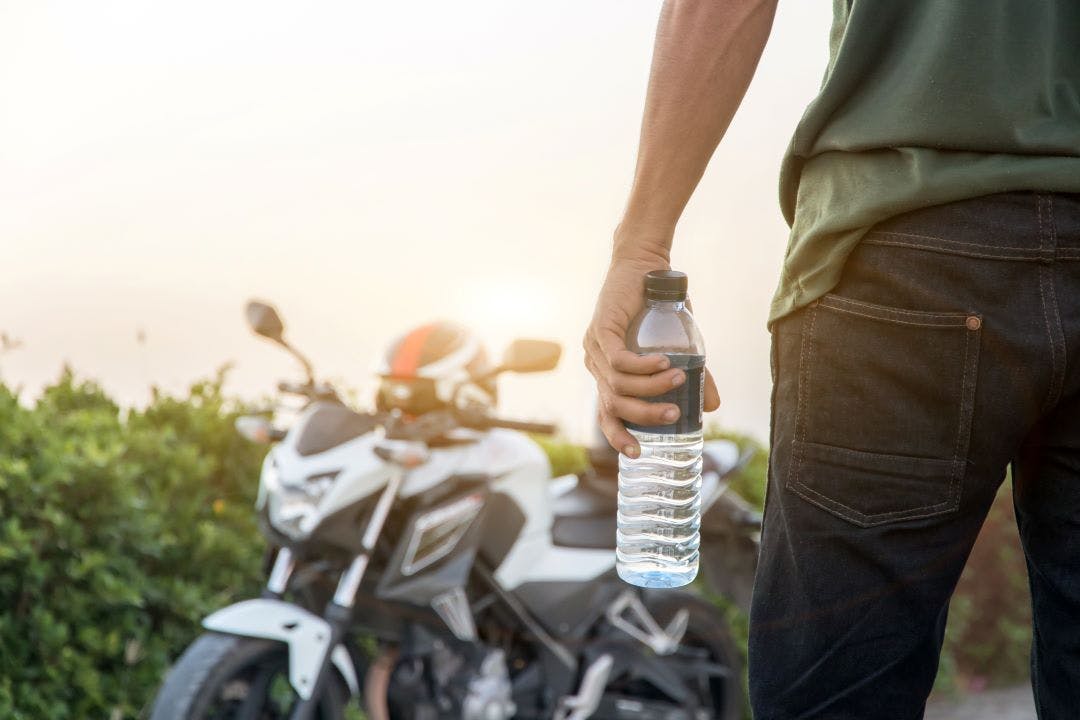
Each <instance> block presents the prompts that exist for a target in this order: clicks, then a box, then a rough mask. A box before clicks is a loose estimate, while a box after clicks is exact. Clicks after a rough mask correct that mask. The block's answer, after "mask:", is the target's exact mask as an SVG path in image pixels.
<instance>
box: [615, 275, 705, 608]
mask: <svg viewBox="0 0 1080 720" xmlns="http://www.w3.org/2000/svg"><path fill="white" fill-rule="evenodd" d="M686 285H687V282H686V275H685V274H683V273H681V272H675V271H672V270H663V271H656V272H651V273H648V274H647V275H646V276H645V307H644V309H643V310H642V311H641V314H640V315H638V316H637V318H635V319H634V321H633V322H632V323H631V324H630V328H629V330H628V331H627V336H626V345H627V347H628V348H629V349H630V350H632V351H634V352H636V353H638V354H640V355H648V354H654V353H664V354H665V355H667V356H668V358H669V360H670V361H671V366H672V367H678V368H682V369H683V371H684V372H685V373H686V381H685V382H684V383H683V384H682V385H680V386H679V387H677V388H672V389H671V390H669V391H667V392H665V393H664V394H663V395H657V396H656V397H650V398H643V399H644V400H649V401H650V402H664V403H674V404H675V405H678V406H679V417H678V419H677V420H676V421H675V422H673V423H671V424H668V425H658V426H651V427H644V426H641V425H636V424H634V423H630V422H627V423H626V428H627V430H629V431H630V433H631V434H632V435H633V436H634V437H635V438H636V439H637V441H638V443H639V444H640V446H641V454H640V455H639V456H638V457H637V458H636V459H633V458H629V457H627V456H625V455H622V454H620V455H619V515H618V534H617V539H616V551H615V553H616V569H617V570H618V573H619V577H621V578H622V579H623V580H625V581H626V582H628V583H631V584H634V585H640V586H642V587H652V588H668V587H678V586H680V585H686V584H687V583H689V582H690V581H692V580H693V579H694V577H695V576H696V575H697V571H698V546H699V544H700V534H699V529H700V526H701V449H702V437H701V407H702V403H703V401H704V387H705V386H704V381H703V375H704V368H705V343H704V342H703V341H702V339H701V333H700V332H699V331H698V328H697V325H695V324H694V318H693V316H692V315H691V314H690V312H689V311H688V310H687V309H686Z"/></svg>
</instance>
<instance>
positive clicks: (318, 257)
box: [0, 0, 829, 439]
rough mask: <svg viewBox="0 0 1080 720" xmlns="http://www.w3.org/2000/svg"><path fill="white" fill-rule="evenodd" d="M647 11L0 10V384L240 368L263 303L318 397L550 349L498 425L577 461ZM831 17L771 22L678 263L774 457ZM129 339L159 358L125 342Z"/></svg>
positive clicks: (200, 3) (519, 7)
mask: <svg viewBox="0 0 1080 720" xmlns="http://www.w3.org/2000/svg"><path fill="white" fill-rule="evenodd" d="M658 9H659V2H655V1H649V2H646V1H644V0H630V1H628V0H589V2H585V3H583V2H580V0H548V1H547V2H543V3H525V2H506V0H485V1H483V2H480V1H468V2H459V3H442V2H425V3H419V4H418V3H372V2H357V1H356V0H349V1H347V2H346V1H344V0H342V1H340V2H338V1H334V2H331V1H320V2H305V3H298V2H287V3H286V2H268V1H267V0H259V1H258V2H256V1H255V0H242V1H241V0H233V1H232V2H227V3H222V2H216V1H215V2H210V1H208V0H189V1H188V2H184V3H145V2H138V1H137V0H112V1H107V0H102V1H100V2H94V3H71V2H59V1H53V0H47V1H46V0H35V1H34V2H15V1H14V0H0V265H2V266H3V267H4V269H5V271H6V272H5V273H4V281H3V282H2V283H0V330H2V331H5V332H7V333H8V334H9V335H11V336H14V337H16V338H18V339H19V340H21V341H22V343H23V345H22V347H20V348H18V349H16V350H14V351H11V352H8V353H5V354H3V355H0V377H2V379H3V380H4V381H6V382H7V383H9V384H13V385H19V386H22V387H24V389H25V392H26V394H27V396H30V397H32V396H33V395H34V394H35V393H36V392H37V390H38V389H39V388H40V387H41V385H42V384H43V383H46V382H48V381H50V380H52V379H54V378H55V377H56V376H57V374H58V373H59V371H60V367H61V365H62V364H63V363H64V362H69V363H70V364H71V365H73V366H74V367H75V368H76V370H77V371H78V372H79V373H81V374H83V375H84V376H88V377H93V378H96V379H98V380H99V381H100V382H102V383H103V384H104V386H105V387H106V388H107V389H108V390H110V391H111V392H112V393H114V394H115V395H116V396H117V397H118V398H119V399H120V400H121V401H123V402H126V403H141V402H144V401H145V400H146V398H147V396H148V392H147V388H148V386H149V384H150V383H151V382H153V383H157V384H159V385H161V386H162V387H164V388H167V389H181V388H183V387H184V386H186V384H187V383H188V382H189V381H191V380H192V379H195V378H197V377H200V376H204V375H206V374H208V373H210V372H212V371H213V370H214V368H215V367H217V366H218V365H220V364H221V363H223V362H225V361H227V360H233V361H235V363H236V368H235V371H234V372H233V374H232V376H231V382H230V389H231V390H232V391H234V392H236V393H239V394H242V395H247V396H257V395H260V394H265V393H268V392H269V391H270V390H271V389H272V388H273V385H274V382H275V381H276V380H277V379H279V378H285V377H290V376H292V375H293V374H294V366H293V364H292V363H291V361H290V360H289V359H288V358H287V357H286V356H284V355H283V354H282V353H280V352H278V351H277V350H275V349H274V348H273V347H271V346H270V345H268V344H266V343H264V342H261V341H259V340H257V339H255V338H254V337H252V336H251V335H250V333H249V332H248V331H247V330H246V328H245V326H244V324H243V314H242V310H243V303H244V301H245V300H246V299H247V298H248V297H251V296H258V297H262V298H266V299H269V300H271V301H273V302H275V303H276V304H277V305H278V306H279V308H280V309H281V311H282V314H283V316H284V318H285V321H286V325H287V328H288V333H287V334H288V335H289V336H290V337H291V338H292V340H293V341H294V342H295V343H296V344H297V345H299V346H300V347H301V348H303V349H305V350H306V351H307V352H308V353H309V354H310V355H311V357H312V358H313V360H314V361H315V364H316V367H317V368H318V369H319V371H320V373H321V374H322V375H323V376H324V377H329V378H333V379H338V380H341V381H343V382H345V383H346V384H348V385H351V386H354V387H358V388H361V389H362V390H364V391H365V392H366V391H367V390H368V389H370V388H371V387H372V380H371V370H372V368H373V367H374V363H375V359H376V357H377V356H378V355H379V354H380V353H381V352H382V349H383V348H384V347H385V346H386V345H387V344H388V343H389V342H390V340H391V339H392V338H393V337H394V336H395V335H396V334H398V333H400V332H402V331H403V330H406V329H408V328H410V327H412V326H414V325H417V324H420V323H422V322H426V321H428V320H431V319H435V318H440V317H445V318H450V319H456V320H458V321H461V322H464V323H466V324H468V325H471V326H472V327H473V328H475V329H476V330H477V331H478V332H479V333H480V334H481V335H482V336H483V337H485V338H487V339H489V341H490V346H491V349H492V350H494V351H496V352H498V351H500V350H501V346H502V345H503V344H504V343H505V341H507V340H508V339H510V338H512V337H515V336H535V337H547V338H553V339H557V340H560V341H562V342H563V343H564V346H565V349H566V352H565V355H564V360H563V363H562V367H561V369H560V370H559V371H557V372H556V373H553V374H551V375H549V376H546V377H540V376H535V377H527V378H526V377H522V378H513V379H509V380H507V381H506V382H505V383H504V390H505V392H504V397H505V404H504V406H503V411H504V413H505V414H507V415H514V416H519V417H531V418H542V419H553V420H557V421H559V422H560V423H561V424H562V427H563V428H564V430H565V433H566V434H567V435H568V436H570V437H572V438H575V439H585V438H587V437H588V434H589V432H590V426H591V422H592V407H593V402H594V401H593V390H592V387H593V386H592V382H591V378H590V377H589V376H588V375H587V373H586V372H585V370H584V369H583V367H582V364H581V350H580V338H581V335H582V332H583V330H584V327H585V325H586V323H587V321H588V318H589V316H590V314H591V311H592V304H593V301H594V299H595V293H596V290H597V288H598V287H599V283H600V280H601V278H602V274H603V270H604V268H605V266H606V262H607V257H608V252H609V246H610V240H611V232H612V230H613V228H614V226H615V223H616V222H617V220H618V217H619V213H620V211H621V209H622V205H623V202H624V200H625V196H626V192H627V189H628V185H629V180H630V177H631V171H632V168H633V163H634V153H635V148H636V142H637V134H638V128H639V122H640V115H641V107H642V102H643V99H644V92H645V83H646V79H647V72H648V65H649V60H650V55H651V44H652V35H653V31H654V29H655V23H656V16H657V13H658ZM828 22H829V4H828V3H819V2H814V3H811V2H781V4H780V11H779V14H778V16H777V19H776V24H775V26H774V29H773V36H772V39H771V41H770V45H769V48H768V49H767V50H766V52H765V56H764V58H763V60H762V62H761V65H760V67H759V69H758V73H757V77H756V79H755V80H754V83H753V85H752V86H751V89H750V92H749V94H748V95H747V98H746V101H745V102H744V104H743V107H742V109H741V110H740V111H739V114H738V115H737V116H736V118H735V121H734V123H733V125H732V127H731V129H730V131H729V132H728V135H727V137H726V138H725V140H724V142H723V143H722V145H721V148H720V150H719V151H718V153H717V155H716V156H715V158H714V160H713V163H712V165H711V166H710V169H709V171H708V173H707V174H706V177H705V179H704V181H703V182H702V184H701V186H700V187H699V189H698V192H697V194H696V195H695V197H694V199H693V200H692V201H691V205H690V207H689V208H688V209H687V212H686V215H685V216H684V220H683V222H682V223H681V224H680V227H679V230H678V234H677V237H676V243H675V249H674V254H673V265H674V267H676V268H677V269H683V270H685V271H687V272H688V274H689V275H690V288H691V297H692V298H693V300H694V304H695V308H696V310H697V314H698V320H699V323H700V325H701V326H702V329H703V331H704V334H705V338H706V344H707V346H708V357H709V364H710V366H711V368H712V370H713V373H714V374H715V375H716V377H717V380H718V382H719V385H720V390H721V394H722V396H723V398H724V405H723V407H722V408H721V410H720V411H719V412H717V413H716V414H715V417H714V418H712V420H714V421H716V422H719V423H721V424H723V425H725V426H727V427H731V428H735V429H742V430H748V431H751V432H753V433H755V434H757V435H758V436H760V437H762V438H765V437H766V436H767V430H768V415H769V363H768V335H767V333H766V331H765V318H766V313H767V308H768V302H769V298H770V296H771V294H772V291H773V289H774V288H775V285H776V280H777V277H778V273H779V267H780V262H781V259H782V256H783V251H784V248H785V247H786V242H787V228H786V226H785V224H784V222H783V219H782V217H781V216H780V212H779V209H778V205H777V189H776V188H777V172H778V168H779V163H780V158H781V156H782V153H783V151H784V149H785V147H786V145H787V142H788V139H789V138H790V135H791V131H792V130H793V128H794V125H795V123H796V121H797V120H798V117H799V116H800V114H801V113H802V110H803V108H804V107H805V105H806V103H807V102H808V101H809V100H810V99H811V98H812V96H813V94H814V92H815V90H816V88H817V86H818V83H819V81H820V78H821V74H822V72H823V69H824V66H825V61H826V49H827V48H826V44H827V33H828ZM140 329H142V330H143V331H144V332H145V335H146V343H145V345H143V346H140V345H139V344H138V343H137V341H136V336H137V332H138V331H139V330H140Z"/></svg>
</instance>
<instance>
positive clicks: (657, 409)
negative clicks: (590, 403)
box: [601, 395, 679, 426]
mask: <svg viewBox="0 0 1080 720" xmlns="http://www.w3.org/2000/svg"><path fill="white" fill-rule="evenodd" d="M601 398H602V401H603V404H604V409H605V410H606V411H607V412H608V413H609V414H611V415H614V416H615V417H617V418H619V419H621V420H629V421H630V422H632V423H636V424H638V425H646V426H648V425H668V424H670V423H673V422H675V421H676V420H678V419H679V406H678V405H672V404H671V403H654V402H648V401H646V400H638V399H637V398H631V397H624V396H622V395H602V396H601Z"/></svg>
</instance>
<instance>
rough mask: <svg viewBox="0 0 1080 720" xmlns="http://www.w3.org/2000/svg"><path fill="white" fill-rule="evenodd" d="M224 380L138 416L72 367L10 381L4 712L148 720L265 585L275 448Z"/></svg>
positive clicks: (4, 416) (1, 600)
mask: <svg viewBox="0 0 1080 720" xmlns="http://www.w3.org/2000/svg"><path fill="white" fill-rule="evenodd" d="M221 381H222V376H221V375H220V374H219V375H218V377H217V378H215V379H213V380H210V381H207V382H201V383H198V384H196V385H194V386H193V387H192V388H191V390H190V392H189V394H188V396H187V397H184V398H172V397H167V396H157V397H155V398H154V400H153V402H152V403H151V404H150V406H149V407H148V408H146V409H145V410H144V411H140V412H132V413H130V414H128V415H127V416H126V417H124V416H123V414H122V413H121V411H120V409H119V408H118V407H117V406H116V404H115V403H114V402H112V400H110V399H109V398H108V397H107V396H106V395H105V394H104V392H102V390H101V389H100V388H99V387H97V386H96V385H94V384H93V383H89V382H81V381H78V380H76V379H75V378H74V377H73V375H72V373H71V372H70V371H65V372H64V374H63V375H62V376H61V378H60V379H59V381H58V382H57V383H56V384H55V385H53V386H51V387H49V388H47V389H46V390H45V391H44V393H43V395H42V397H41V398H40V400H39V401H38V402H37V403H36V405H34V406H33V407H29V408H27V407H23V406H22V405H20V404H19V402H18V399H17V398H16V396H15V395H14V394H13V393H12V392H11V391H10V390H8V389H7V388H5V387H2V386H0V518H2V519H0V607H2V608H4V610H3V611H2V614H0V717H10V718H28V719H29V718H34V719H36V718H45V717H47V718H88V717H100V718H125V717H135V716H137V715H138V714H139V712H140V710H141V709H142V708H143V706H144V705H145V704H146V703H147V702H148V701H149V699H150V698H151V697H152V694H153V691H154V688H155V687H156V686H157V684H158V683H159V682H160V680H161V677H162V675H163V673H164V671H165V669H166V667H167V665H168V663H169V662H170V660H171V659H173V658H175V657H176V655H177V654H178V653H179V652H180V651H181V650H182V649H183V647H184V646H185V645H186V644H187V643H189V642H190V641H191V639H192V637H193V636H194V634H195V632H196V631H197V628H198V622H199V620H200V618H201V617H202V616H203V615H205V614H206V613H207V612H209V611H210V610H212V609H214V608H217V607H219V606H221V605H223V604H225V603H227V602H230V601H231V600H232V599H233V598H235V597H237V596H240V595H246V594H251V593H254V592H256V591H257V588H258V572H259V568H260V563H259V557H260V552H261V542H260V541H259V539H258V537H257V532H256V529H255V523H254V517H253V513H252V503H253V500H254V493H255V491H256V484H255V483H256V478H257V477H258V467H259V464H260V462H261V456H262V453H263V449H262V448H259V447H258V446H255V445H252V444H250V443H247V442H245V441H243V440H242V439H241V438H240V437H239V436H238V435H237V433H235V432H234V431H233V429H232V423H233V419H234V415H235V411H236V409H230V407H229V406H228V403H226V401H225V399H224V398H223V397H222V394H221Z"/></svg>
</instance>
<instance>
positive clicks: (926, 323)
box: [818, 295, 979, 328]
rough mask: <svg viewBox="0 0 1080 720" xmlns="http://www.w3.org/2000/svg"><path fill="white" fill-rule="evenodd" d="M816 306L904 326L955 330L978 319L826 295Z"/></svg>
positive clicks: (965, 315)
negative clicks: (921, 320) (918, 320)
mask: <svg viewBox="0 0 1080 720" xmlns="http://www.w3.org/2000/svg"><path fill="white" fill-rule="evenodd" d="M818 304H820V305H823V306H824V307H826V308H828V309H830V310H835V311H837V312H846V313H850V314H852V315H861V316H862V317H866V318H870V319H871V320H880V321H882V322H892V323H901V324H904V325H919V326H922V327H942V328H955V327H959V326H961V325H964V324H966V323H967V320H968V318H969V317H979V316H978V315H975V314H974V313H938V312H920V311H917V310H899V309H896V308H887V307H884V306H882V305H874V304H873V303H867V302H862V301H859V300H852V299H850V298H842V297H839V296H835V295H826V296H825V297H823V298H821V300H819V301H818ZM845 305H854V306H856V307H858V308H862V309H863V311H862V312H860V311H859V310H856V309H855V308H852V307H845ZM896 315H910V316H912V317H917V318H922V319H923V322H916V321H913V320H901V319H900V318H897V317H894V316H896Z"/></svg>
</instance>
